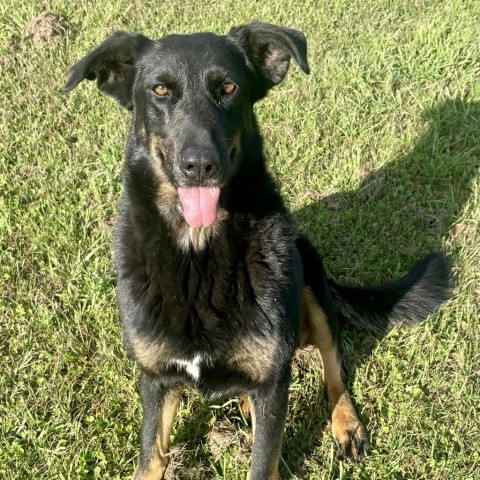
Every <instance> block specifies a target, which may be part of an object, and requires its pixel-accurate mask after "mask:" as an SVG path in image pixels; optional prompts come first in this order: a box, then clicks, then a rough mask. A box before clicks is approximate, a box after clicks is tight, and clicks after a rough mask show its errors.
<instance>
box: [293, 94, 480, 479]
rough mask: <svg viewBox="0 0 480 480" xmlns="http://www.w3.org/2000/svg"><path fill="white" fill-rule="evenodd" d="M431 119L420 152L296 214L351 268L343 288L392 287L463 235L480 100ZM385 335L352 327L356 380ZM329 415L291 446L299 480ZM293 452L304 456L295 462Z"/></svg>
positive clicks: (349, 343) (478, 145) (348, 334)
mask: <svg viewBox="0 0 480 480" xmlns="http://www.w3.org/2000/svg"><path fill="white" fill-rule="evenodd" d="M423 118H424V120H425V122H426V129H425V132H424V133H421V132H419V138H418V141H417V143H416V145H415V146H414V148H413V149H412V150H410V151H408V152H405V154H402V155H400V156H398V158H396V159H394V160H393V161H390V162H389V163H388V164H386V165H385V166H384V167H382V168H380V169H379V170H377V171H373V172H369V173H367V174H366V176H365V178H364V180H363V181H362V183H361V185H360V187H359V188H358V189H357V190H356V191H349V192H340V193H336V194H334V195H330V196H328V197H325V198H323V199H322V200H320V201H318V202H316V203H314V204H311V205H308V206H306V207H304V208H301V209H300V210H298V211H297V212H296V215H297V217H298V219H299V221H300V225H301V227H302V229H303V231H304V232H306V233H307V234H308V236H309V237H310V239H311V240H312V242H313V243H314V244H315V245H316V247H317V248H318V249H319V251H320V253H321V254H322V256H324V259H325V265H326V268H327V269H328V268H329V266H331V264H333V263H334V264H336V265H342V268H344V267H345V268H346V269H347V270H342V271H339V270H336V271H331V272H330V274H331V276H332V277H333V278H335V279H336V280H338V281H339V283H342V282H344V283H349V282H354V283H363V284H368V283H381V282H386V281H390V280H392V279H394V278H397V277H398V276H400V275H401V274H403V273H404V272H406V271H407V270H409V268H410V267H411V266H412V265H413V264H414V263H415V261H416V260H418V259H419V258H420V257H422V256H423V255H425V254H426V253H429V252H432V251H436V250H440V249H441V248H442V239H443V237H444V236H445V235H446V234H447V233H448V232H451V233H452V235H453V236H455V235H456V232H455V225H456V222H457V221H458V219H459V217H460V215H461V213H462V210H463V208H464V205H465V202H466V201H467V200H468V198H469V196H470V195H471V193H472V192H471V182H472V179H473V178H474V177H475V175H478V169H479V167H480V102H464V101H462V100H457V99H451V100H447V101H445V102H443V103H441V104H439V105H438V106H437V107H435V108H432V109H429V110H427V111H425V112H424V114H423ZM384 335H385V333H382V332H380V333H378V334H372V333H370V332H365V331H357V330H354V329H352V328H350V327H348V328H345V330H344V331H343V332H342V337H341V339H342V347H343V351H344V360H345V364H346V367H347V371H348V372H349V376H350V378H351V379H352V378H353V377H354V376H355V372H356V370H357V368H358V367H359V366H360V365H361V364H362V363H364V362H365V360H366V359H367V358H368V357H369V356H370V354H371V352H372V350H373V349H374V348H375V346H376V345H377V344H378V342H379V341H380V340H381V339H382V338H383V337H384ZM323 399H324V393H323V388H319V392H318V394H317V397H316V398H313V399H311V402H310V404H315V405H322V403H321V402H322V400H323ZM324 403H325V402H324ZM308 410H309V406H305V411H304V412H302V411H299V412H297V415H298V416H299V417H300V418H302V416H303V415H308V414H310V415H311V413H309V411H308ZM325 414H326V415H328V416H329V413H326V408H325V406H323V405H322V407H321V410H320V411H319V412H318V415H319V418H315V419H313V420H312V421H309V422H306V424H307V425H308V428H306V429H303V430H301V431H300V430H297V431H295V432H292V433H293V437H292V438H288V439H287V440H286V446H285V447H284V452H286V449H287V448H288V454H287V455H286V461H287V463H288V467H289V469H290V471H291V472H292V473H293V474H294V475H295V476H297V477H298V478H307V477H306V476H305V468H304V466H303V463H304V462H303V460H304V459H305V458H308V456H309V455H310V454H311V453H312V452H313V450H314V449H315V447H316V445H317V443H316V442H318V441H319V438H320V436H319V432H318V430H319V429H321V428H322V425H324V422H325V418H324V417H323V416H324V415H325ZM321 417H323V418H321ZM327 418H328V417H327ZM363 420H367V419H363ZM372 443H373V445H374V444H375V440H374V439H373V440H372ZM291 451H293V452H303V455H302V457H301V458H299V459H293V458H291V455H289V453H290V452H291ZM284 455H285V453H284ZM325 460H327V459H325ZM285 478H289V477H285Z"/></svg>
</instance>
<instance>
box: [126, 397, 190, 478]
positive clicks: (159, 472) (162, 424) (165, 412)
mask: <svg viewBox="0 0 480 480" xmlns="http://www.w3.org/2000/svg"><path fill="white" fill-rule="evenodd" d="M181 393H182V391H181V389H177V390H172V391H170V393H168V394H167V397H166V398H165V400H164V403H163V405H162V408H161V410H160V412H159V425H158V431H157V437H156V440H155V445H154V446H153V451H152V456H151V459H150V462H149V464H148V467H147V468H144V469H141V470H140V468H137V470H136V471H135V474H134V476H133V480H161V479H162V478H163V475H164V473H165V469H166V468H167V465H168V443H169V440H170V433H171V431H172V426H173V421H174V420H175V414H176V412H177V408H178V404H179V403H180V397H181Z"/></svg>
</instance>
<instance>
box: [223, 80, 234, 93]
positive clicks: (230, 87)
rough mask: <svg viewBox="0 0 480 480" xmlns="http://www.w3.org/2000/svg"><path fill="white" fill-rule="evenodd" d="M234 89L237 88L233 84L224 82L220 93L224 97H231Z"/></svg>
mask: <svg viewBox="0 0 480 480" xmlns="http://www.w3.org/2000/svg"><path fill="white" fill-rule="evenodd" d="M236 89H237V86H236V85H235V84H234V83H233V82H225V83H224V84H223V86H222V92H223V93H224V94H225V95H231V94H232V93H233V92H234V91H235V90H236Z"/></svg>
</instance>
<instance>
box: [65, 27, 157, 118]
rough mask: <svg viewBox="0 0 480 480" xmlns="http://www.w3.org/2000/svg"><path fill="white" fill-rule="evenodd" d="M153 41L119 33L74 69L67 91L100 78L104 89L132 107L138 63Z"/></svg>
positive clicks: (69, 78)
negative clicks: (140, 53)
mask: <svg viewBox="0 0 480 480" xmlns="http://www.w3.org/2000/svg"><path fill="white" fill-rule="evenodd" d="M149 42H150V40H149V39H148V38H147V37H144V36H143V35H141V34H139V33H127V32H115V33H114V34H113V35H111V36H110V37H108V38H107V39H106V40H105V41H104V42H103V43H101V44H100V45H99V46H98V47H97V48H96V49H95V50H93V51H91V52H90V53H89V54H88V55H86V56H85V57H83V58H82V59H81V60H80V61H79V62H78V63H76V64H75V65H74V66H73V67H72V68H71V69H70V71H69V73H68V78H67V81H66V83H65V85H64V87H63V91H64V92H69V91H70V90H73V89H74V88H75V87H76V86H77V85H78V84H79V83H80V82H81V81H82V80H84V79H87V80H95V79H97V86H98V88H99V90H100V91H101V92H103V93H105V94H106V95H110V96H111V97H113V98H114V99H115V100H116V101H117V102H118V103H119V104H120V105H121V106H122V107H124V108H127V109H128V110H132V108H133V104H132V88H133V82H134V79H135V62H136V60H137V58H138V54H139V52H140V50H141V49H142V48H143V47H144V46H145V45H146V44H147V43H149Z"/></svg>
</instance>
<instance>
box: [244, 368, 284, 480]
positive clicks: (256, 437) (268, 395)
mask: <svg viewBox="0 0 480 480" xmlns="http://www.w3.org/2000/svg"><path fill="white" fill-rule="evenodd" d="M289 380H290V372H289V371H288V372H286V374H285V375H284V376H283V378H282V379H281V380H279V381H276V382H273V383H272V384H268V385H264V386H263V388H262V389H261V390H260V391H257V392H255V394H252V395H250V397H249V403H250V412H251V417H252V428H253V452H252V465H251V468H250V472H249V474H248V476H247V480H278V479H279V478H280V477H279V475H278V461H279V459H280V451H281V448H282V436H283V429H284V425H285V417H286V415H287V408H288V386H289V383H290V381H289Z"/></svg>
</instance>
